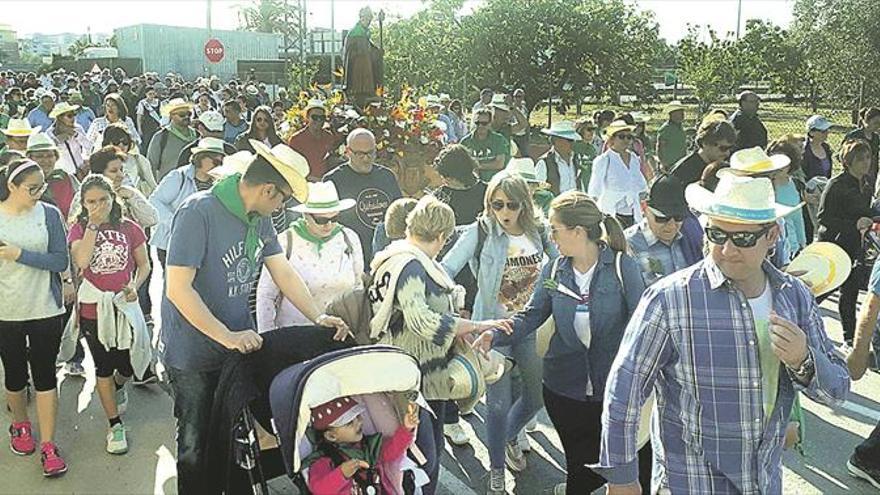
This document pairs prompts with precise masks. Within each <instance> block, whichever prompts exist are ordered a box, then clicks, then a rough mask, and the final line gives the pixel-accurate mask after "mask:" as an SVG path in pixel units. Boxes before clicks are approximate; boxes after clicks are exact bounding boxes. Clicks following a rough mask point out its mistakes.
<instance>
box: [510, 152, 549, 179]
mask: <svg viewBox="0 0 880 495" xmlns="http://www.w3.org/2000/svg"><path fill="white" fill-rule="evenodd" d="M504 171H505V172H507V173H508V174H510V175H519V176H520V177H522V178H523V179H525V181H526V182H532V183H540V182H542V181H540V180H538V176H537V175H535V161H534V160H532V159H531V158H528V157H525V158H511V159H510V161H509V162H507V166H506V167H504Z"/></svg>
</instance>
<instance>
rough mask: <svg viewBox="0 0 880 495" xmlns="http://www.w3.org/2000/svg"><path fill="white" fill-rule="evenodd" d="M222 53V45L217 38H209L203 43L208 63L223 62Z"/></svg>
mask: <svg viewBox="0 0 880 495" xmlns="http://www.w3.org/2000/svg"><path fill="white" fill-rule="evenodd" d="M224 51H225V50H224V48H223V43H220V40H218V39H217V38H211V39H209V40H208V42H207V43H205V57H206V58H207V59H208V62H211V63H214V64H216V63H217V62H219V61H221V60H223V54H224Z"/></svg>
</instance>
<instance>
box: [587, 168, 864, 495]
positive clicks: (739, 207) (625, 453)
mask: <svg viewBox="0 0 880 495" xmlns="http://www.w3.org/2000/svg"><path fill="white" fill-rule="evenodd" d="M685 193H686V194H685V196H686V198H687V202H688V204H689V205H690V206H691V207H692V208H693V209H695V210H697V211H699V212H700V213H702V214H703V215H704V216H705V217H706V219H707V222H708V226H707V230H706V237H707V239H708V240H709V244H708V254H707V257H706V258H705V259H704V260H703V261H700V262H698V263H697V264H695V265H693V266H691V267H690V268H686V269H684V270H681V271H679V272H676V273H674V274H672V275H670V276H668V277H666V278H664V279H663V280H660V281H659V282H657V283H655V284H654V285H652V286H651V288H650V289H649V290H648V291H646V293H645V296H644V297H643V298H642V300H641V301H640V302H639V305H638V307H637V308H636V310H635V313H634V314H633V315H632V317H631V318H630V324H629V326H628V327H627V329H626V333H625V335H624V337H623V343H622V344H621V347H620V350H619V351H618V354H617V358H616V359H615V361H614V365H613V366H612V368H611V373H610V375H609V377H608V381H607V383H608V386H607V388H606V391H605V407H604V410H605V411H606V413H607V414H604V415H603V417H602V423H603V431H602V450H601V453H600V456H599V462H598V463H597V464H596V465H594V466H590V467H591V468H592V469H593V470H595V471H597V472H599V473H600V474H602V475H603V476H604V477H605V478H606V479H607V480H608V490H607V492H608V493H609V494H611V495H619V494H636V493H641V487H640V486H639V482H638V471H639V466H638V458H637V457H636V452H637V449H636V442H637V432H638V428H639V423H640V415H641V407H642V404H643V402H644V401H645V399H646V398H647V397H648V395H649V394H650V392H651V391H652V390H659V391H660V392H661V393H662V395H661V397H662V398H663V400H660V401H658V403H657V404H658V405H657V408H658V410H657V413H658V414H656V415H655V416H654V419H655V423H654V426H655V427H657V428H655V429H654V431H653V432H652V436H653V437H654V440H655V441H654V443H653V444H652V445H653V447H654V449H655V453H657V454H658V455H656V456H655V459H656V460H655V462H659V463H660V464H661V466H659V470H658V469H655V472H657V473H659V478H660V479H658V480H655V482H657V483H659V486H663V487H666V488H668V489H669V491H670V492H671V493H693V492H694V491H695V489H696V488H695V487H703V488H702V489H696V490H697V491H702V492H707V493H708V492H713V493H782V449H783V442H782V441H781V439H782V437H783V435H784V432H785V430H786V427H787V425H788V418H789V415H790V413H791V409H792V404H793V402H794V398H795V392H796V391H802V392H803V393H805V394H806V395H807V396H809V397H810V398H811V399H813V400H815V401H819V402H821V403H824V404H836V403H840V402H842V401H843V400H845V399H846V395H847V393H848V392H849V387H850V379H849V375H848V373H847V368H846V365H845V364H844V362H843V361H842V359H841V358H840V357H838V356H837V355H836V354H835V352H834V348H833V346H832V343H831V342H830V341H829V339H828V336H827V334H826V333H825V328H824V324H823V322H822V318H821V316H820V314H819V308H818V307H817V304H816V300H815V299H814V298H813V296H812V294H811V293H810V290H809V288H808V287H807V286H806V285H804V283H803V282H801V281H799V280H798V279H796V278H795V277H793V276H791V275H788V274H785V273H783V272H781V271H779V270H777V269H776V268H775V267H773V265H771V264H770V263H769V262H768V261H767V260H766V259H765V258H766V257H767V254H768V252H769V251H770V249H771V248H772V247H773V246H775V244H776V240H777V238H778V237H779V227H778V226H777V224H776V221H777V220H778V219H779V218H782V217H784V216H785V215H787V214H789V213H791V212H793V211H796V210H797V208H798V207H789V206H785V205H781V204H778V203H776V200H775V196H774V193H773V185H772V184H771V183H770V181H769V180H768V179H763V178H761V179H755V178H750V177H737V176H735V175H732V174H723V175H722V177H721V178H720V179H719V184H718V187H717V188H716V189H715V191H714V192H712V191H709V190H708V189H705V188H703V187H702V186H700V185H698V184H692V185H690V186H688V188H687V189H686V191H685ZM634 391H635V393H634ZM653 488H654V490H656V489H657V486H655V487H653Z"/></svg>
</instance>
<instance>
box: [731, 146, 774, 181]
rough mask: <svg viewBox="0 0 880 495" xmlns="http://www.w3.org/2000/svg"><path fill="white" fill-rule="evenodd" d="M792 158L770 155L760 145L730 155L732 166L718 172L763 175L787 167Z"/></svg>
mask: <svg viewBox="0 0 880 495" xmlns="http://www.w3.org/2000/svg"><path fill="white" fill-rule="evenodd" d="M790 163H791V159H790V158H789V157H788V156H786V155H783V154H776V155H773V156H768V155H767V152H766V151H764V150H763V149H761V147H759V146H755V147H754V148H746V149H742V150H739V151H737V152H736V153H734V154H733V155H731V156H730V167H729V168H725V169H723V170H720V171H719V172H718V174H717V176H718V177H721V175H723V174H733V175H745V176H748V175H761V174H768V173H771V172H775V171H777V170H781V169H783V168H785V167H787V166H788V165H789V164H790Z"/></svg>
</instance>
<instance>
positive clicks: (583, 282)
mask: <svg viewBox="0 0 880 495" xmlns="http://www.w3.org/2000/svg"><path fill="white" fill-rule="evenodd" d="M595 271H596V265H593V266H592V267H590V269H589V270H587V272H586V273H581V272H579V271H577V269H575V270H574V281H575V283H576V284H577V289H576V290H577V293H578V295H580V297H581V300H580V302H579V303H578V305H577V308H576V309H575V313H574V331H575V333H576V334H577V336H578V339H580V341H581V342H583V344H584V347H586V348H587V349H589V348H590V340H591V337H592V334H591V333H590V282H591V281H592V280H593V273H595ZM586 392H587V395H588V396H592V395H593V382H592V380H590V377H589V375H587V390H586Z"/></svg>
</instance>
